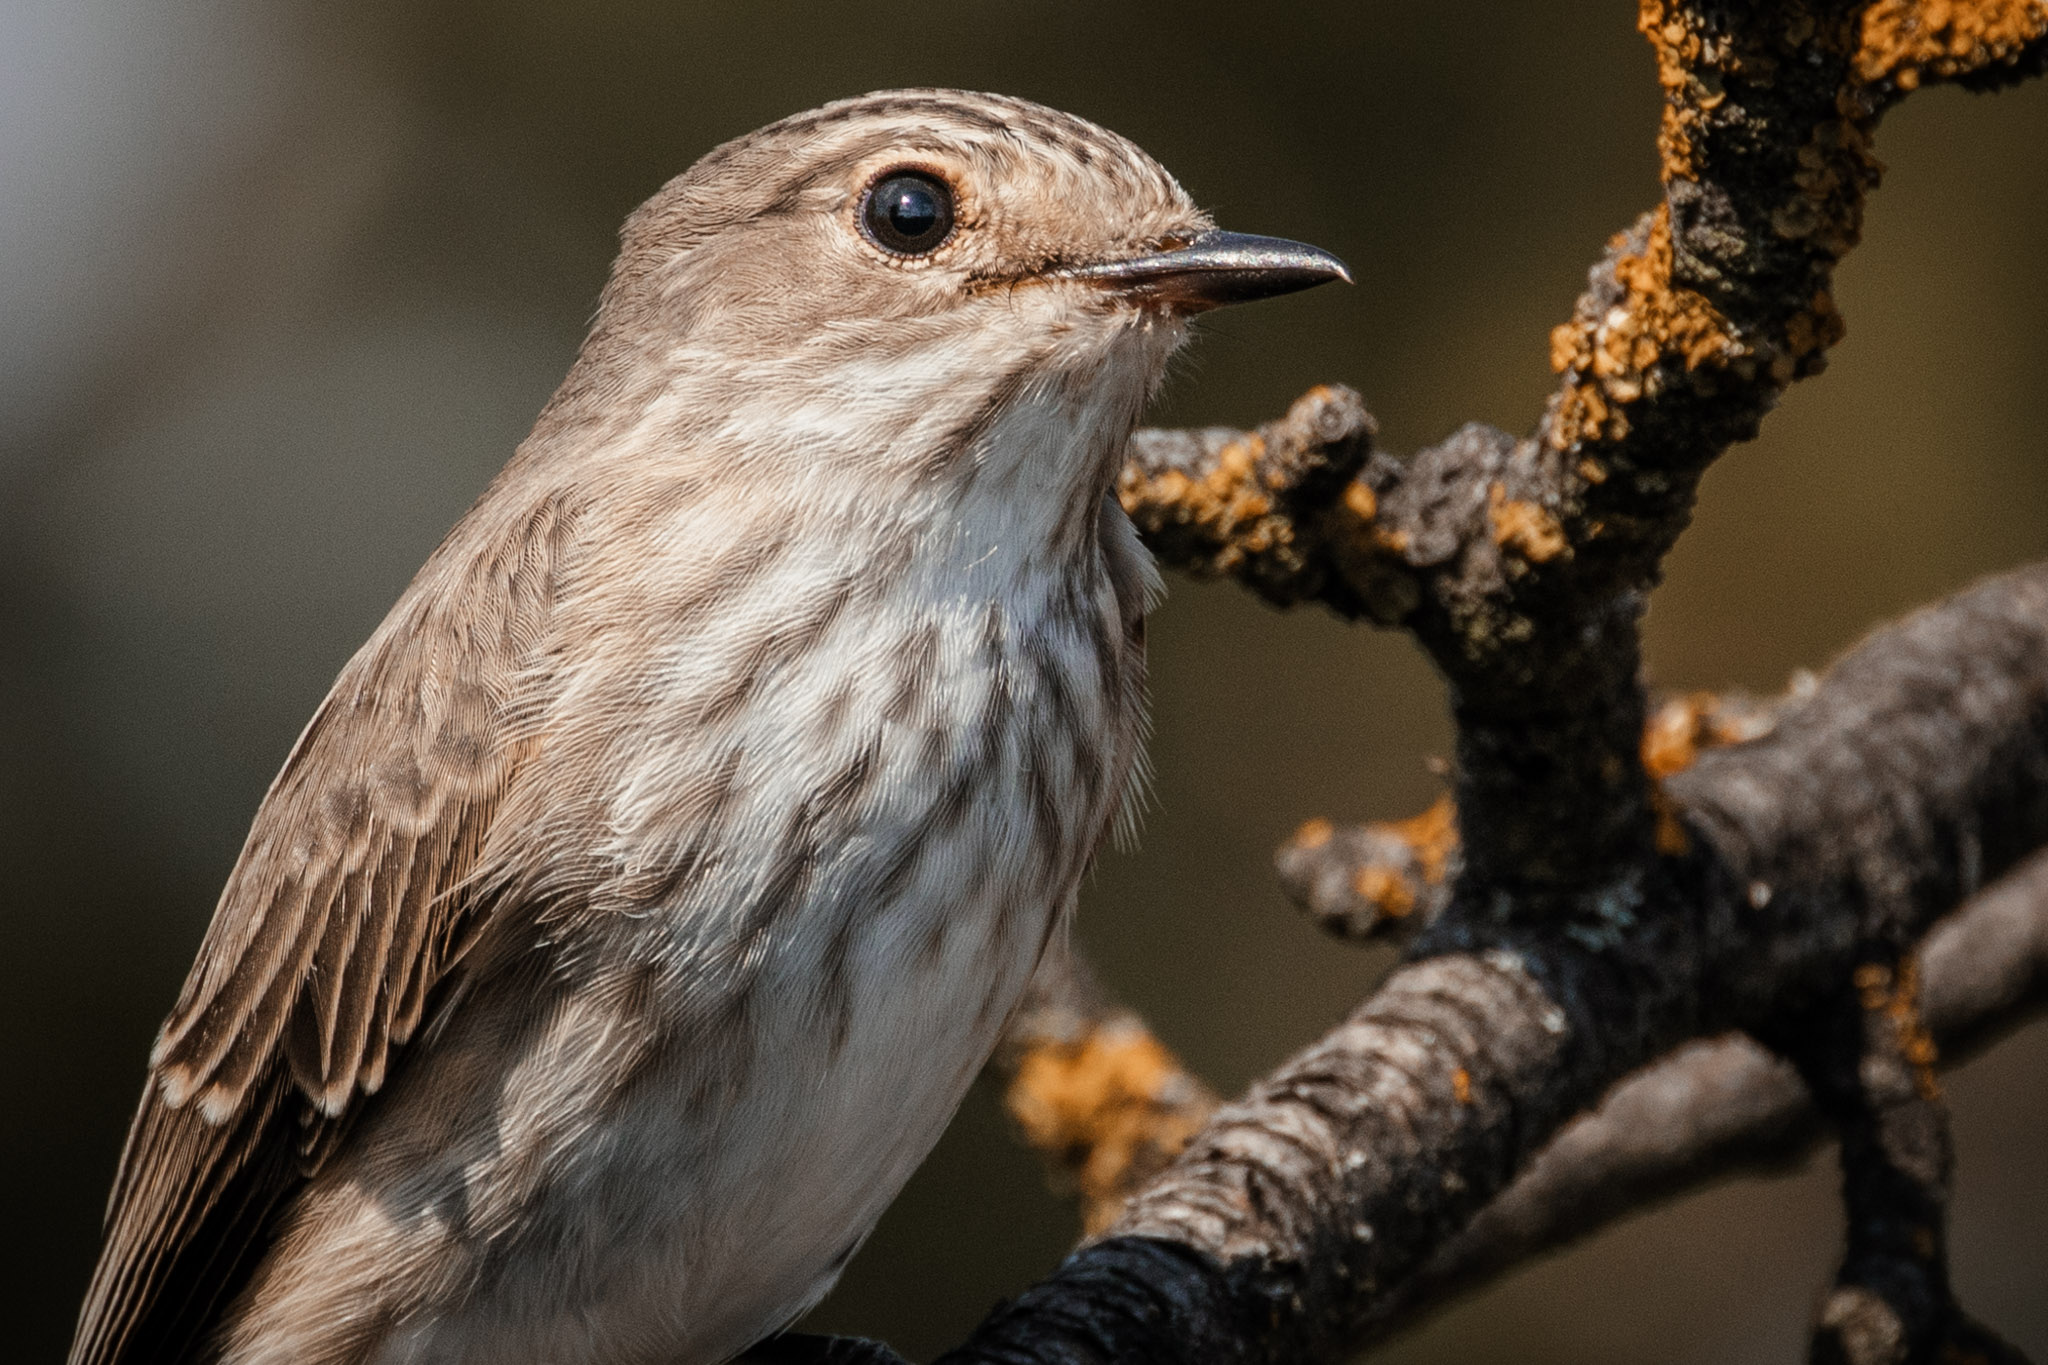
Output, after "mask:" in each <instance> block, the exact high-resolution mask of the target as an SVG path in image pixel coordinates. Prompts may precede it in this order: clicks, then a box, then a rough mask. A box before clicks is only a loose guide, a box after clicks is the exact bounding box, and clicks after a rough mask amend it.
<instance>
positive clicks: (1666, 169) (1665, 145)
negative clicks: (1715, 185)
mask: <svg viewBox="0 0 2048 1365" xmlns="http://www.w3.org/2000/svg"><path fill="white" fill-rule="evenodd" d="M1636 28H1637V29H1638V30H1640V31H1641V33H1642V35H1643V36H1644V37H1645V38H1648V39H1649V40H1650V47H1651V48H1652V49H1653V50H1654V51H1655V52H1656V54H1657V84H1659V85H1661V86H1663V87H1664V121H1663V125H1662V126H1661V127H1660V128H1659V129H1658V130H1657V157H1658V160H1659V162H1660V164H1661V170H1662V173H1663V176H1664V179H1665V180H1666V181H1667V182H1668V181H1672V180H1692V179H1695V178H1696V173H1695V165H1696V162H1695V157H1694V153H1693V143H1692V133H1693V130H1694V129H1695V128H1696V127H1697V126H1698V125H1699V123H1700V118H1701V113H1700V107H1699V101H1696V100H1693V99H1689V98H1687V95H1688V93H1689V91H1690V88H1691V86H1692V83H1693V68H1694V67H1695V66H1696V65H1697V64H1698V62H1699V59H1700V53H1701V44H1700V39H1699V35H1698V34H1696V33H1694V32H1692V30H1690V29H1688V28H1687V27H1686V26H1685V13H1684V11H1682V10H1679V9H1676V8H1675V7H1673V6H1670V5H1667V4H1665V3H1664V0H1640V4H1639V5H1638V6H1637V9H1636ZM1709 98H1712V96H1711V94H1709ZM1719 102H1720V101H1719V100H1718V98H1715V99H1714V103H1719ZM1709 107H1711V106H1709Z"/></svg>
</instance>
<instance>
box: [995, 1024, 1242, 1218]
mask: <svg viewBox="0 0 2048 1365" xmlns="http://www.w3.org/2000/svg"><path fill="white" fill-rule="evenodd" d="M1004 1103H1005V1105H1006V1107H1007V1108H1008V1109H1009V1112H1010V1116H1011V1118H1013V1119H1014V1120H1015V1121H1016V1123H1017V1126H1018V1127H1019V1128H1020V1129H1022V1131H1023V1133H1024V1136H1025V1138H1026V1140H1027V1141H1029V1142H1030V1143H1031V1145H1032V1146H1033V1147H1035V1148H1037V1149H1038V1150H1039V1151H1041V1152H1044V1153H1046V1154H1047V1155H1049V1156H1052V1157H1055V1158H1056V1159H1058V1160H1059V1161H1060V1162H1061V1164H1062V1165H1063V1166H1064V1167H1065V1168H1066V1170H1067V1171H1068V1173H1069V1174H1070V1175H1071V1177H1072V1179H1073V1182H1074V1189H1075V1193H1077V1194H1078V1195H1079V1196H1080V1199H1081V1205H1082V1218H1083V1222H1084V1224H1085V1226H1086V1228H1087V1231H1088V1233H1089V1234H1090V1235H1093V1234H1095V1233H1097V1232H1100V1231H1101V1230H1102V1229H1103V1228H1105V1227H1107V1226H1108V1225H1109V1223H1110V1222H1111V1221H1112V1220H1114V1218H1115V1217H1116V1213H1117V1210H1118V1209H1119V1208H1120V1207H1121V1206H1122V1203H1123V1200H1124V1198H1125V1196H1127V1195H1128V1194H1129V1193H1130V1191H1131V1189H1132V1188H1134V1186H1135V1185H1136V1183H1137V1182H1138V1181H1139V1180H1141V1179H1143V1178H1144V1177H1145V1176H1147V1175H1149V1174H1150V1173H1151V1172H1153V1171H1155V1170H1157V1169H1158V1168H1159V1167H1160V1166H1162V1165H1164V1164H1165V1162H1166V1161H1167V1160H1168V1159H1169V1158H1170V1157H1171V1156H1172V1155H1173V1154H1174V1153H1175V1152H1177V1151H1179V1150H1180V1149H1181V1148H1182V1147H1183V1146H1185V1145H1186V1144H1187V1140H1188V1139H1189V1138H1190V1137H1192V1136H1193V1135H1194V1133H1195V1131H1196V1130H1197V1129H1198V1128H1200V1127H1201V1125H1202V1123H1203V1121H1204V1120H1205V1119H1206V1118H1207V1116H1208V1112H1209V1109H1210V1108H1211V1106H1212V1103H1213V1102H1212V1101H1211V1100H1210V1099H1209V1098H1208V1092H1207V1091H1206V1090H1204V1089H1203V1088H1202V1087H1201V1085H1200V1084H1199V1083H1198V1082H1196V1081H1195V1080H1194V1079H1193V1078H1192V1077H1190V1076H1189V1075H1188V1074H1187V1073H1186V1072H1185V1071H1184V1070H1182V1068H1181V1066H1180V1063H1179V1062H1178V1061H1177V1060H1176V1059H1175V1058H1174V1056H1173V1054H1172V1053H1170V1052H1168V1051H1167V1050H1166V1048H1165V1047H1164V1046H1163V1045H1162V1044H1161V1043H1160V1042H1159V1040H1158V1039H1156V1038H1154V1037H1153V1036H1152V1035H1151V1034H1150V1033H1148V1032H1146V1031H1145V1029H1144V1027H1143V1026H1142V1025H1139V1024H1137V1023H1136V1022H1135V1021H1133V1020H1130V1019H1128V1018H1126V1019H1120V1020H1117V1021H1115V1022H1113V1023H1111V1024H1108V1025H1105V1026H1103V1027H1099V1028H1096V1029H1094V1030H1092V1031H1090V1032H1089V1033H1088V1034H1087V1035H1086V1036H1084V1037H1082V1038H1081V1039H1080V1040H1079V1041H1077V1042H1072V1043H1065V1042H1059V1043H1054V1042H1047V1043H1042V1044H1040V1045H1038V1046H1035V1047H1033V1048H1032V1049H1030V1050H1029V1051H1028V1052H1026V1053H1025V1054H1024V1056H1023V1057H1022V1059H1021V1060H1020V1061H1019V1062H1018V1064H1017V1070H1016V1074H1015V1076H1014V1077H1013V1078H1012V1080H1011V1081H1010V1086H1009V1090H1008V1091H1007V1093H1006V1094H1005V1095H1004Z"/></svg>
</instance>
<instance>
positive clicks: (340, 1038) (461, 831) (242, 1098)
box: [70, 505, 567, 1365]
mask: <svg viewBox="0 0 2048 1365" xmlns="http://www.w3.org/2000/svg"><path fill="white" fill-rule="evenodd" d="M478 520H479V518H478V515H477V514H476V513H472V516H471V518H469V519H468V520H467V521H466V522H465V524H464V526H463V527H458V528H457V531H456V533H455V534H453V535H451V537H450V539H449V541H448V542H447V543H445V544H444V545H443V546H442V548H441V550H440V551H438V552H437V553H436V555H435V557H434V558H433V559H432V560H430V561H429V562H428V565H427V567H426V568H425V569H423V570H422V571H421V574H420V577H419V578H418V579H417V580H415V582H414V584H413V586H412V588H411V589H409V590H408V592H407V594H406V596H405V598H403V599H401V601H400V603H399V605H398V606H397V607H396V608H395V609H394V610H393V612H392V614H391V616H390V617H389V618H388V619H387V620H386V621H385V623H384V625H383V626H382V627H380V629H379V630H378V632H377V634H376V635H375V636H373V637H372V638H371V640H370V642H369V643H368V644H366V645H365V646H364V647H363V649H362V651H361V652H359V653H358V654H357V655H356V657H355V658H354V659H353V660H351V661H350V663H349V665H348V666H347V667H346V668H345V669H344V670H343V672H342V674H341V676H340V678H339V679H338V680H337V681H336V683H335V686H334V689H333V691H332V692H330V693H329V694H328V697H327V699H326V701H325V702H323V703H322V704H321V707H320V709H319V711H318V712H316V713H315V715H314V717H313V719H312V722H311V723H310V724H309V725H308V726H307V727H306V730H305V733H304V734H303V735H301V736H300V738H299V742H298V744H297V745H296V746H295V747H294V748H293V750H292V753H291V756H290V757H289V758H288V759H287V760H286V761H285V765H284V769H283V771H281V772H280V773H279V774H278V776H277V780H276V781H275V782H274V783H272V785H271V789H270V792H269V794H268V795H267V796H266V797H265V798H264V801H263V805H262V807H261V809H260V810H259V811H258V812H257V815H256V820H255V823H254V825H253V827H252V828H251V830H250V832H249V838H248V842H247V843H246V844H245V845H244V847H243V850H242V855H241V858H240V859H239V861H238V862H237V863H236V865H235V869H234V871H233V873H232V874H231V875H230V877H229V879H228V884H227V887H226V889H225V890H224V891H223V892H222V894H221V900H220V904H219V907H218V908H217V910H216V911H215V913H214V918H213V923H212V926H211V927H210V928H209V929H208V931H207V934H206V938H205V941H204V943H203V944H202V946H201V947H200V950H199V957H198V960H197V962H196V963H195V964H194V965H193V968H192V972H191V975H190V976H189V977H188V978H187V979H186V982H185V987H184V991H183V993H182V994H181V995H180V997H179V999H178V1003H177V1006H176V1008H174V1009H173V1010H172V1012H171V1015H170V1018H169V1019H168V1020H167V1021H166V1022H165V1024H164V1027H163V1031H162V1033H161V1034H160V1035H159V1037H158V1041H157V1045H156V1050H155V1053H154V1055H153V1056H152V1058H151V1068H150V1079H149V1084H148V1088H147V1090H146V1092H145V1093H144V1095H143V1100H142V1105H141V1108H140V1110H139V1111H138V1112H137V1114H136V1117H135V1122H134V1125H133V1127H132V1128H131V1129H130V1131H129V1136H128V1144H127V1148H126V1150H125V1151H124V1152H123V1153H122V1157H121V1167H120V1172H119V1175H118V1176H117V1178H116V1181H115V1185H114V1192H113V1196H112V1199H111V1201H110V1203H109V1206H108V1210H107V1227H106V1242H105V1245H104V1247H103V1248H102V1250H101V1255H100V1263H99V1266H98V1268H97V1270H96V1271H95V1273H94V1276H93V1281H92V1285H91V1288H90V1290H89V1291H88V1294H87V1298H86V1302H85V1306H84V1308H83V1310H82V1312H81V1315H80V1320H79V1328H78V1335H77V1338H76V1340H75V1341H74V1342H73V1345H72V1351H71V1356H70V1360H71V1365H116V1363H117V1362H119V1363H121V1365H126V1362H141V1361H151V1362H170V1361H179V1360H184V1359H187V1358H188V1356H189V1355H190V1353H192V1352H194V1351H196V1350H197V1349H198V1348H199V1347H200V1346H201V1344H202V1342H203V1340H204V1338H205V1336H206V1335H207V1333H208V1332H209V1330H210V1329H211V1327H212V1326H213V1324H214V1323H215V1321H216V1319H217V1316H218V1314H219V1312H220V1311H221V1309H222V1308H223V1307H224V1305H225V1301H226V1299H227V1297H228V1296H229V1295H230V1294H231V1293H232V1292H233V1291H234V1290H235V1288H236V1287H237V1286H238V1284H239V1283H240V1282H241V1281H242V1280H243V1279H244V1278H245V1277H246V1275H247V1273H248V1272H249V1271H250V1270H251V1269H252V1268H253V1266H254V1264H255V1262H256V1260H257V1259H258V1258H259V1256H260V1254H261V1252H262V1249H263V1241H264V1234H265V1229H266V1227H267V1225H268V1223H269V1220H270V1217H271V1215H272V1213H273V1212H274V1211H275V1209H276V1208H277V1206H278V1204H279V1202H280V1201H281V1200H282V1199H283V1198H284V1197H285V1196H286V1195H288V1194H289V1193H290V1192H291V1191H292V1190H293V1189H294V1188H295V1187H296V1186H297V1185H298V1184H299V1183H300V1182H301V1181H302V1180H303V1179H304V1178H305V1176H306V1175H307V1174H308V1173H310V1171H311V1169H312V1168H313V1166H314V1165H315V1164H317V1162H318V1160H319V1159H320V1157H321V1156H322V1155H323V1154H324V1148H325V1147H326V1146H328V1145H330V1143H331V1140H332V1139H333V1138H334V1136H335V1135H337V1134H338V1133H339V1132H340V1130H341V1127H342V1126H343V1125H344V1124H345V1123H346V1121H347V1119H348V1118H349V1117H350V1116H351V1115H352V1113H353V1111H355V1110H356V1109H358V1108H360V1105H361V1102H362V1100H363V1098H364V1097H365V1096H366V1095H368V1094H371V1093H373V1092H374V1091H376V1090H377V1089H378V1088H379V1087H380V1086H381V1085H382V1084H383V1081H384V1077H385V1074H386V1071H387V1069H388V1068H389V1066H390V1065H391V1063H392V1060H393V1057H394V1055H395V1053H396V1052H397V1050H398V1049H399V1048H401V1047H402V1046H403V1045H404V1044H405V1042H406V1041H407V1040H408V1039H410V1038H411V1037H413V1035H414V1034H415V1033H416V1032H417V1031H418V1030H419V1028H420V1027H421V1026H422V1024H423V1023H425V1022H427V1021H428V1020H429V1019H430V1017H431V1015H432V1014H433V1012H434V1010H435V1009H436V1006H437V1000H438V999H439V996H440V993H438V992H437V991H436V986H437V984H439V983H441V982H442V981H443V979H444V978H445V977H446V976H447V975H448V974H449V973H450V971H451V969H452V968H454V966H455V965H456V964H457V963H458V962H459V960H460V959H461V957H462V955H463V952H464V950H465V948H466V946H467V945H469V944H470V943H472V942H474V940H475V938H476V936H477V935H478V933H479V932H480V931H481V929H482V928H483V927H484V925H485V922H486V921H488V920H489V919H490V918H491V917H492V915H493V914H494V913H495V912H493V911H491V910H489V909H488V908H487V907H486V905H485V904H484V903H483V900H482V898H480V897H478V896H475V895H469V894H465V879H467V878H469V877H470V875H471V873H472V871H473V870H474V869H475V866H476V863H477V859H478V854H479V851H480V850H481V849H482V847H483V844H484V840H485V837H486V834H487V832H488V831H489V829H490V827H491V822H492V818H493V816H494V814H495V812H496V811H497V809H498V807H499V806H500V804H501V803H502V802H503V800H504V798H505V795H506V793H507V792H508V790H509V789H510V787H511V785H512V783H513V781H514V777H515V774H516V771H517V769H518V767H519V765H520V761H521V757H522V751H523V750H522V745H521V744H520V743H519V742H516V741H514V740H512V739H510V738H509V737H508V735H507V733H506V716H507V714H508V711H510V710H511V708H513V706H514V705H515V703H516V697H515V695H514V693H515V691H516V689H517V687H518V681H517V679H518V677H519V661H520V659H521V658H522V657H523V656H524V655H526V654H527V653H528V652H529V650H530V648H531V646H532V643H533V641H534V640H535V638H536V637H537V636H538V634H539V632H540V630H541V629H542V628H543V627H544V625H545V617H546V614H547V610H548V603H549V600H550V598H551V595H552V588H553V575H554V565H553V562H552V561H553V558H554V555H555V554H556V553H557V552H558V550H559V548H560V546H561V544H562V542H563V540H564V538H565V536H566V533H567V530H566V525H565V524H564V523H565V520H566V518H565V516H564V514H563V513H561V511H560V509H558V508H555V507H553V506H550V505H542V506H541V507H539V508H537V509H535V510H533V511H532V512H531V513H530V514H526V515H522V516H521V517H518V518H513V519H512V520H511V521H510V523H509V524H504V525H501V526H500V527H499V528H498V529H497V531H496V533H494V534H490V535H483V534H482V532H481V530H480V528H478V527H476V526H475V524H474V523H476V522H477V521H478ZM465 531H467V532H468V535H467V537H465ZM480 538H481V539H482V540H483V542H484V543H483V544H482V545H479V544H478V543H477V542H478V540H479V539H480ZM465 541H467V543H465Z"/></svg>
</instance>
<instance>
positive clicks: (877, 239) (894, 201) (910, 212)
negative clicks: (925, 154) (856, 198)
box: [860, 171, 953, 256]
mask: <svg viewBox="0 0 2048 1365" xmlns="http://www.w3.org/2000/svg"><path fill="white" fill-rule="evenodd" d="M860 225H861V230H862V231H863V232H865V233H867V235H868V240H869V241H871V242H873V243H874V244H875V245H876V246H878V247H880V248H882V249H883V250H884V251H890V252H894V253H895V254H896V255H898V256H923V255H927V254H929V253H930V252H933V251H936V250H937V249H938V248H939V246H940V244H941V243H943V242H944V241H945V240H946V239H947V238H948V237H951V236H952V235H953V190H952V187H951V186H950V185H948V184H947V183H946V182H945V181H943V180H941V179H939V178H938V177H937V176H935V175H927V174H925V173H924V172H923V171H896V172H894V173H892V174H890V175H885V176H883V177H882V178H881V179H880V180H878V181H876V182H875V184H874V188H872V189H870V190H869V191H868V197H867V199H866V201H865V202H863V203H862V204H861V208H860Z"/></svg>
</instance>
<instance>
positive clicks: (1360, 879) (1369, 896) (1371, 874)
mask: <svg viewBox="0 0 2048 1365" xmlns="http://www.w3.org/2000/svg"><path fill="white" fill-rule="evenodd" d="M1351 889H1352V891H1353V892H1355V893H1357V896H1358V898H1359V899H1360V900H1362V901H1364V902H1365V903H1366V904H1367V905H1370V906H1371V907H1372V908H1373V909H1374V910H1376V911H1378V912H1379V913H1380V914H1381V915H1382V916H1384V917H1385V918H1387V919H1406V918H1408V916H1409V915H1411V914H1413V913H1414V911H1415V889H1414V888H1413V887H1411V886H1410V885H1409V884H1408V879H1407V878H1406V877H1404V876H1402V875H1401V874H1400V873H1399V872H1396V871H1394V870H1393V869H1392V868H1389V867H1382V866H1380V865H1379V864H1378V863H1367V864H1366V865H1365V866H1364V867H1361V868H1359V869H1358V870H1357V871H1356V872H1354V873H1352V874H1351Z"/></svg>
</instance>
